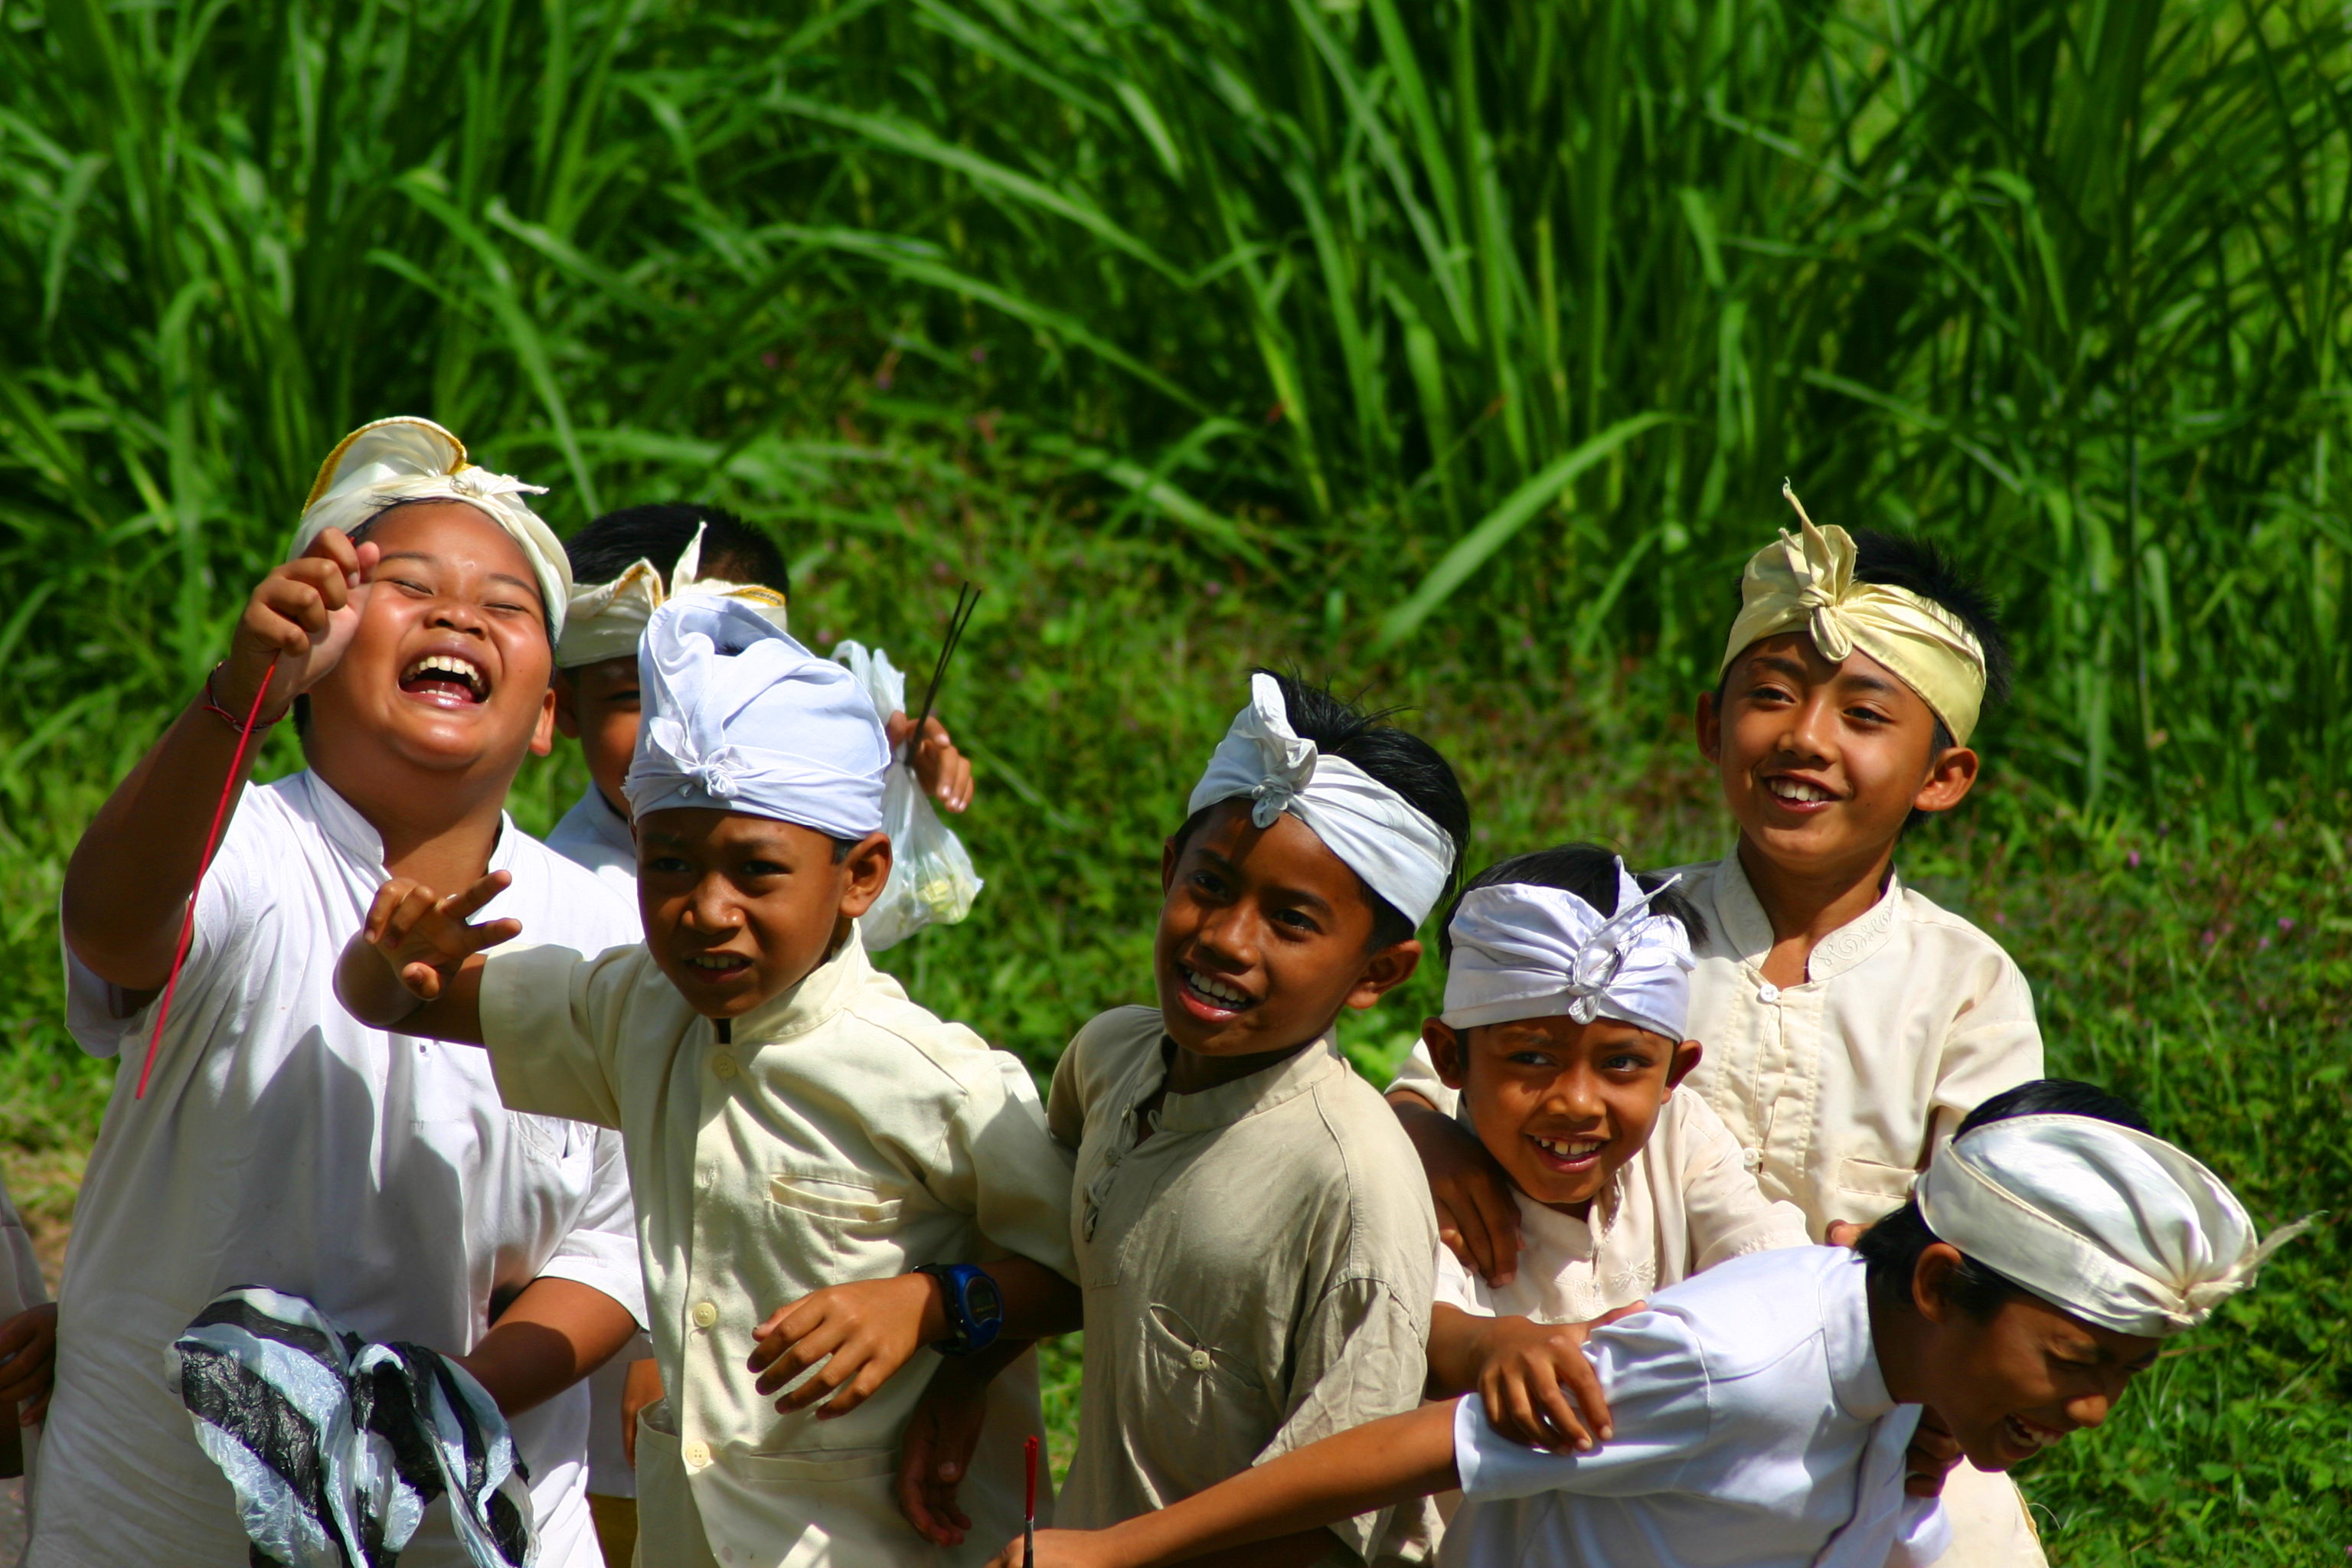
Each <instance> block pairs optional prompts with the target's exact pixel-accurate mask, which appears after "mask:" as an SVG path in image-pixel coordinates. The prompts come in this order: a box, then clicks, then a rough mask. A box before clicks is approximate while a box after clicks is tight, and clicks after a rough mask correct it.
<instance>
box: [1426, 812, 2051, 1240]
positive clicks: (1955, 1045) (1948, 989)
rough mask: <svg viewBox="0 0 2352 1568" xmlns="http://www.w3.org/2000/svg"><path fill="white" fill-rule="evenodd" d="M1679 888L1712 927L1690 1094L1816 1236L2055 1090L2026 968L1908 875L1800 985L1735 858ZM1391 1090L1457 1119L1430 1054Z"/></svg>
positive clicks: (1834, 936)
mask: <svg viewBox="0 0 2352 1568" xmlns="http://www.w3.org/2000/svg"><path fill="white" fill-rule="evenodd" d="M1680 889H1681V890H1682V892H1683V893H1684V894H1685V895H1686V896H1687V897H1688V898H1689V899H1690V900H1691V901H1692V902H1693V903H1695V904H1696V905H1697V906H1698V909H1699V912H1700V913H1701V914H1702V915H1704V916H1706V924H1707V932H1706V942H1703V943H1698V944H1695V945H1696V952H1697V957H1698V967H1697V969H1696V971H1695V972H1694V973H1692V975H1691V1011H1690V1033H1691V1037H1692V1038H1693V1039H1695V1040H1696V1041H1698V1042H1699V1044H1700V1045H1701V1046H1703V1047H1706V1054H1705V1055H1704V1056H1703V1057H1701V1058H1699V1064H1698V1068H1697V1070H1696V1071H1694V1072H1693V1073H1692V1074H1691V1076H1690V1077H1689V1078H1688V1079H1686V1080H1685V1083H1684V1087H1685V1089H1696V1090H1697V1091H1698V1093H1699V1096H1700V1097H1701V1098H1702V1099H1704V1100H1706V1102H1707V1103H1708V1104H1709V1105H1711V1106H1713V1107H1714V1108H1715V1110H1716V1112H1717V1114H1718V1115H1719V1116H1721V1117H1722V1118H1723V1122H1724V1125H1725V1126H1726V1127H1727V1129H1729V1131H1730V1132H1731V1136H1732V1137H1733V1138H1734V1139H1735V1140H1737V1141H1738V1144H1739V1146H1740V1148H1741V1149H1742V1150H1743V1151H1744V1154H1743V1158H1744V1159H1745V1160H1746V1161H1747V1163H1748V1168H1749V1169H1750V1170H1752V1171H1754V1172H1755V1173H1756V1175H1757V1179H1758V1180H1759V1182H1760V1183H1761V1184H1763V1188H1764V1193H1765V1195H1766V1196H1768V1197H1772V1198H1780V1199H1786V1200H1787V1201H1788V1202H1790V1203H1792V1204H1795V1205H1797V1206H1798V1207H1799V1208H1801V1209H1802V1210H1803V1211H1804V1213H1805V1222H1806V1225H1807V1226H1808V1227H1809V1228H1810V1229H1811V1234H1812V1236H1813V1237H1814V1239H1815V1240H1821V1239H1822V1238H1824V1237H1826V1235H1827V1233H1828V1227H1829V1226H1830V1223H1831V1222H1832V1220H1846V1221H1851V1222H1853V1223H1855V1224H1858V1225H1867V1224H1869V1223H1870V1222H1871V1221H1872V1220H1874V1219H1876V1218H1878V1217H1879V1216H1880V1215H1885V1214H1887V1213H1889V1212H1890V1211H1892V1210H1894V1209H1895V1208H1898V1207H1900V1206H1901V1205H1902V1203H1903V1200H1904V1199H1905V1198H1906V1197H1907V1196H1908V1195H1909V1194H1910V1192H1911V1181H1912V1178H1913V1176H1915V1175H1916V1173H1918V1172H1919V1171H1920V1170H1921V1169H1922V1168H1923V1167H1924V1166H1926V1164H1927V1157H1928V1156H1929V1155H1930V1154H1932V1153H1933V1152H1935V1145H1936V1144H1937V1143H1938V1142H1942V1141H1943V1140H1945V1139H1948V1138H1949V1137H1950V1136H1951V1135H1952V1133H1953V1131H1955V1130H1957V1129H1958V1126H1959V1124H1960V1119H1961V1118H1962V1117H1964V1116H1966V1115H1967V1114H1968V1113H1969V1111H1970V1110H1974V1109H1975V1108H1976V1106H1977V1105H1978V1104H1979V1102H1980V1101H1982V1100H1987V1099H1989V1098H1990V1097H1991V1096H1993V1095H1995V1094H1998V1093H2000V1091H2001V1090H2002V1089H2012V1088H2014V1087H2016V1086H2017V1085H2018V1084H2021V1083H2023V1082H2025V1081H2026V1080H2027V1079H2036V1078H2040V1077H2041V1076H2042V1031H2041V1029H2040V1027H2039V1026H2037V1025H2036V1024H2035V1023H2034V1020H2033V993H2032V990H2031V989H2030V988H2029V987H2028V986H2027V985H2026V983H2025V976H2024V975H2023V974H2022V973H2020V972H2019V970H2018V967H2017V965H2016V963H2014V962H2012V961H2011V958H2010V956H2009V954H2008V953H2006V952H2002V951H2001V949H2000V944H1999V943H1998V942H1994V941H1993V940H1992V939H1991V938H1990V937H1989V936H1987V935H1985V933H1984V932H1982V931H1979V930H1978V929H1977V928H1976V927H1974V926H1972V925H1970V924H1969V922H1968V921H1964V920H1962V919H1961V918H1960V917H1959V916H1958V915H1956V914H1953V913H1951V912H1950V911H1949V910H1944V909H1941V908H1938V907H1937V905H1936V904H1934V903H1932V902H1930V901H1929V900H1927V898H1926V897H1925V896H1924V895H1922V894H1919V893H1917V892H1914V891H1913V890H1911V889H1908V888H1906V887H1904V886H1903V885H1902V881H1901V879H1899V878H1896V877H1894V876H1892V875H1890V876H1889V877H1888V878H1887V879H1886V890H1885V893H1883V894H1882V895H1881V896H1880V898H1879V900H1878V902H1876V903H1875V904H1874V905H1872V906H1871V907H1870V909H1869V910H1865V911H1864V913H1863V914H1862V915H1861V916H1859V917H1858V918H1856V919H1855V920H1853V921H1850V922H1849V923H1847V924H1845V925H1843V926H1841V927H1839V928H1838V929H1837V930H1836V931H1832V932H1831V933H1830V934H1829V935H1828V936H1826V937H1824V938H1822V941H1821V942H1820V943H1819V944H1817V945H1816V946H1815V947H1814V949H1813V952H1812V956H1811V958H1810V959H1808V960H1807V961H1806V966H1805V979H1804V981H1803V982H1802V984H1797V985H1791V986H1788V987H1785V988H1784V987H1781V986H1778V985H1774V984H1770V983H1769V982H1768V981H1766V980H1765V978H1764V959H1765V956H1766V955H1767V954H1768V953H1769V952H1771V949H1772V922H1771V920H1770V919H1769V917H1768V916H1767V915H1766V914H1765V913H1764V908H1763V906H1762V905H1761V904H1759V903H1758V902H1757V901H1756V894H1755V890H1754V889H1751V888H1750V887H1749V886H1748V878H1747V875H1746V873H1745V872H1743V871H1742V870H1741V869H1740V865H1739V857H1738V854H1737V853H1734V854H1730V855H1727V856H1725V857H1724V858H1722V859H1720V860H1717V861H1715V862H1714V863H1712V864H1710V865H1703V866H1692V867H1685V868H1684V878H1683V881H1682V882H1681V884H1680ZM1394 1087H1395V1088H1398V1089H1412V1091H1413V1092H1414V1093H1416V1094H1419V1095H1422V1096H1423V1097H1424V1098H1425V1099H1427V1100H1429V1101H1430V1102H1431V1103H1432V1104H1433V1105H1435V1106H1437V1107H1438V1109H1440V1110H1444V1111H1446V1112H1448V1113H1449V1114H1450V1113H1451V1112H1452V1111H1453V1110H1454V1091H1453V1090H1451V1089H1447V1088H1445V1086H1444V1084H1443V1083H1441V1082H1439V1081H1438V1079H1437V1073H1436V1069H1435V1068H1433V1067H1432V1066H1431V1065H1430V1061H1429V1056H1428V1050H1427V1047H1421V1046H1416V1047H1413V1056H1412V1059H1411V1060H1409V1061H1407V1062H1406V1064H1405V1066H1404V1068H1403V1070H1402V1071H1401V1072H1399V1073H1398V1075H1397V1079H1396V1083H1395V1085H1394Z"/></svg>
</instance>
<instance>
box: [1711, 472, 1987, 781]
mask: <svg viewBox="0 0 2352 1568" xmlns="http://www.w3.org/2000/svg"><path fill="white" fill-rule="evenodd" d="M1780 493H1781V494H1782V495H1783V496H1786V497H1787V498H1788V500H1789V504H1790V506H1792V507H1795V508H1796V509H1797V522H1798V526H1799V528H1800V529H1801V533H1799V534H1790V533H1788V532H1785V531H1784V532H1783V533H1782V534H1781V535H1780V538H1779V539H1778V540H1776V541H1774V542H1772V543H1770V544H1768V545H1766V546H1765V547H1764V548H1763V549H1761V550H1759V551H1758V552H1756V554H1755V555H1754V557H1753V558H1751V559H1750V560H1749V561H1748V571H1747V574H1745V575H1744V576H1743V577H1742V578H1741V579H1740V583H1739V614H1738V616H1737V617H1736V618H1735V619H1734V620H1733V621H1732V623H1731V636H1730V637H1729V638H1728V639H1727V640H1726V642H1725V644H1724V648H1723V663H1722V664H1721V665H1719V666H1717V674H1718V675H1720V674H1721V673H1722V672H1723V671H1724V670H1726V669H1729V668H1731V661H1732V660H1733V659H1735V658H1738V657H1739V654H1740V650H1741V649H1743V648H1746V647H1750V646H1752V645H1753V644H1755V643H1758V642H1760V641H1761V640H1763V639H1764V638H1766V637H1774V636H1777V635H1779V634H1780V633H1781V632H1786V631H1803V632H1805V633H1807V634H1808V635H1810V636H1811V637H1812V639H1813V646H1814V647H1817V648H1819V649H1821V653H1822V658H1826V659H1829V660H1831V661H1832V662H1837V661H1839V660H1843V659H1844V658H1846V657H1847V656H1848V655H1850V654H1852V653H1853V650H1854V649H1856V648H1860V649H1861V650H1862V651H1863V652H1864V653H1865V654H1868V655H1869V656H1870V657H1871V658H1874V659H1876V660H1877V661H1878V662H1879V663H1881V664H1883V665H1885V667H1886V668H1889V669H1891V670H1893V671H1894V672H1895V675H1896V676H1897V677H1898V678H1900V679H1901V680H1902V681H1903V683H1904V684H1905V685H1906V686H1908V687H1909V688H1910V689H1912V690H1914V691H1916V692H1917V693H1918V694H1919V697H1920V700H1922V701H1924V702H1926V703H1927V707H1928V709H1929V710H1931V711H1933V712H1934V713H1935V715H1936V717H1937V718H1938V719H1940V720H1942V721H1944V728H1945V729H1947V730H1948V731H1951V735H1952V740H1953V742H1954V743H1955V744H1958V745H1963V746H1965V745H1967V744H1968V741H1969V735H1971V734H1973V733H1974V732H1975V731H1976V727H1977V716H1978V714H1979V712H1980V711H1981V710H1983V708H1984V694H1985V656H1984V649H1983V647H1980V646H1979V644H1978V642H1977V639H1976V635H1975V634H1974V633H1972V632H1970V631H1969V628H1968V625H1967V623H1966V622H1964V621H1962V620H1961V619H1960V618H1959V616H1956V615H1954V614H1952V613H1951V612H1950V611H1949V610H1947V609H1946V608H1944V607H1943V606H1942V605H1938V604H1937V603H1936V602H1935V601H1933V600H1931V599H1927V598H1923V597H1921V596H1920V595H1917V594H1915V593H1913V592H1911V591H1910V590H1909V589H1908V588H1891V587H1888V586H1886V585H1885V584H1878V583H1857V582H1855V581H1854V577H1853V561H1854V547H1853V537H1852V536H1851V535H1850V534H1848V533H1847V532H1846V531H1845V530H1844V529H1843V528H1840V527H1838V526H1836V525H1835V524H1834V523H1832V525H1831V526H1829V527H1828V528H1816V527H1814V526H1813V521H1812V519H1811V518H1809V517H1807V516H1806V515H1805V509H1804V507H1803V506H1802V505H1801V504H1800V503H1799V501H1798V500H1797V497H1796V492H1794V491H1793V490H1791V489H1790V488H1789V487H1788V486H1787V485H1786V484H1783V485H1782V486H1781V487H1780Z"/></svg>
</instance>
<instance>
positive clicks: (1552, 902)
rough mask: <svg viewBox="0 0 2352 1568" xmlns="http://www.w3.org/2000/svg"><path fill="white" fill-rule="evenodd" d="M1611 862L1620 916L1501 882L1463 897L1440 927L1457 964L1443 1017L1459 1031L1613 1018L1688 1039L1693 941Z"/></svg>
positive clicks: (1448, 981)
mask: <svg viewBox="0 0 2352 1568" xmlns="http://www.w3.org/2000/svg"><path fill="white" fill-rule="evenodd" d="M1677 880H1679V877H1677V878H1675V879H1669V880H1668V881H1667V882H1665V883H1664V885H1663V886H1661V887H1659V888H1658V889H1655V890H1654V891H1651V892H1643V890H1642V887H1641V884H1639V883H1638V882H1636V881H1634V880H1633V876H1632V875H1631V874H1630V873H1629V872H1627V870H1626V869H1625V862H1624V861H1622V860H1620V861H1618V862H1617V912H1616V913H1615V914H1613V915H1603V914H1602V913H1601V911H1600V910H1596V909H1594V908H1593V907H1592V906H1591V904H1588V903H1586V902H1585V901H1584V900H1582V899H1580V898H1579V897H1577V896H1576V895H1575V894H1574V893H1571V892H1570V891H1569V890H1568V889H1565V888H1541V887H1535V886H1532V885H1530V884H1528V883H1525V882H1503V883H1498V884H1496V886H1494V887H1490V888H1473V889H1471V890H1470V891H1468V892H1466V893H1465V894H1463V895H1462V904H1461V907H1460V908H1458V909H1456V910H1454V921H1453V924H1451V925H1450V926H1448V927H1447V928H1446V930H1447V933H1448V934H1449V935H1450V936H1451V937H1452V938H1453V939H1454V957H1453V959H1452V960H1451V961H1450V962H1449V963H1448V964H1447V967H1446V971H1445V1011H1444V1014H1442V1015H1441V1016H1442V1017H1444V1020H1445V1022H1446V1023H1448V1024H1450V1025H1452V1026H1454V1027H1455V1028H1457V1029H1467V1028H1473V1027H1475V1026H1478V1025H1480V1024H1503V1023H1508V1022H1510V1021H1511V1020H1513V1019H1515V1018H1554V1017H1568V1018H1573V1019H1575V1020H1576V1021H1577V1022H1578V1023H1580V1024H1590V1023H1591V1022H1592V1020H1593V1019H1595V1018H1616V1019H1619V1020H1621V1021H1622V1022H1624V1023H1628V1024H1631V1025H1633V1026H1635V1027H1636V1028H1642V1029H1648V1030H1650V1031H1652V1032H1653V1033H1654V1034H1660V1035H1664V1036H1665V1037H1667V1038H1668V1039H1670V1040H1681V1039H1685V1038H1687V1036H1686V1034H1685V1029H1686V1027H1687V1026H1688V1025H1689V1023H1690V973H1691V970H1692V968H1693V967H1694V960H1693V959H1692V957H1691V947H1690V936H1689V933H1688V932H1686V931H1684V930H1683V922H1682V921H1678V920H1675V919H1674V918H1673V917H1671V916H1668V915H1660V914H1653V913H1652V912H1651V911H1650V901H1651V900H1653V899H1655V898H1656V897H1657V896H1658V894H1659V893H1663V892H1664V891H1665V890H1666V889H1667V888H1671V887H1673V886H1674V885H1675V881H1677Z"/></svg>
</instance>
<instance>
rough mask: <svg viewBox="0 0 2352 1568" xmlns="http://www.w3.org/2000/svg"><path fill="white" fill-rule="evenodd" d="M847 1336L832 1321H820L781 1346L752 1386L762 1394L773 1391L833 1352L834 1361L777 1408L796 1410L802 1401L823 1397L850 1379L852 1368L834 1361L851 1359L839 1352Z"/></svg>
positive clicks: (803, 1403)
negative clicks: (812, 1327)
mask: <svg viewBox="0 0 2352 1568" xmlns="http://www.w3.org/2000/svg"><path fill="white" fill-rule="evenodd" d="M848 1338H849V1336H848V1334H847V1332H846V1331H844V1330H842V1329H840V1328H837V1327H835V1325H833V1324H831V1323H821V1324H819V1325H818V1326H817V1327H816V1328H814V1329H813V1330H811V1331H808V1332H806V1333H803V1334H800V1335H798V1336H796V1337H794V1338H793V1339H792V1340H790V1341H788V1342H785V1343H784V1344H782V1345H781V1346H779V1347H778V1349H777V1352H776V1353H775V1355H774V1356H773V1357H772V1358H771V1359H770V1360H769V1361H768V1363H767V1365H766V1368H765V1370H763V1371H761V1373H760V1378H759V1381H758V1382H757V1383H756V1384H754V1385H753V1386H754V1387H756V1388H757V1389H758V1390H759V1392H760V1393H761V1394H773V1393H775V1392H776V1391H777V1390H778V1389H780V1388H782V1387H783V1386H784V1384H788V1383H790V1382H792V1381H793V1379H795V1378H797V1377H799V1376H800V1375H801V1374H802V1373H805V1372H808V1371H810V1370H812V1369H813V1368H815V1367H816V1365H817V1363H819V1362H824V1361H825V1360H826V1358H827V1357H829V1356H830V1357H832V1358H833V1361H832V1362H827V1363H826V1365H825V1367H824V1370H822V1371H819V1372H817V1373H816V1375H815V1376H814V1377H812V1378H810V1379H809V1381H808V1382H807V1383H805V1384H802V1385H801V1387H799V1388H797V1389H795V1390H793V1393H791V1394H788V1395H786V1396H785V1398H784V1399H783V1400H782V1401H781V1402H780V1403H779V1404H778V1405H777V1406H776V1408H778V1409H779V1410H797V1409H799V1408H800V1407H801V1406H802V1405H807V1404H810V1403H812V1402H814V1401H815V1400H819V1399H822V1398H824V1396H825V1395H826V1394H831V1393H832V1392H833V1391H834V1390H835V1388H838V1387H839V1386H840V1385H841V1384H843V1383H845V1382H846V1381H847V1380H848V1377H849V1373H850V1371H851V1368H849V1367H847V1366H838V1367H836V1366H835V1364H834V1363H835V1362H841V1361H845V1360H848V1359H849V1358H848V1357H846V1356H844V1355H842V1354H840V1353H839V1352H841V1351H842V1350H843V1348H844V1346H845V1342H847V1340H848ZM762 1348H763V1349H764V1348H765V1347H762ZM755 1364H756V1363H755Z"/></svg>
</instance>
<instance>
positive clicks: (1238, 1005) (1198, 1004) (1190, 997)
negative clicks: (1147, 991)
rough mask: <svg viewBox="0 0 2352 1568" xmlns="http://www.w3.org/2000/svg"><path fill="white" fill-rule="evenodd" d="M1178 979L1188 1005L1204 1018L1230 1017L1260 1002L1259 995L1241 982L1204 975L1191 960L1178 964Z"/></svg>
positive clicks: (1185, 1002)
mask: <svg viewBox="0 0 2352 1568" xmlns="http://www.w3.org/2000/svg"><path fill="white" fill-rule="evenodd" d="M1176 979H1177V983H1178V984H1179V985H1180V986H1181V989H1182V991H1183V994H1184V1005H1185V1006H1186V1007H1187V1008H1189V1009H1190V1010H1191V1011H1192V1012H1193V1013H1194V1014H1196V1015H1198V1016H1201V1017H1203V1018H1210V1019H1223V1018H1230V1017H1233V1016H1234V1015H1236V1014H1239V1013H1245V1012H1247V1011H1249V1009H1251V1008H1252V1007H1255V1006H1256V1005H1257V1000H1258V999H1257V998H1256V997H1255V996H1253V995H1251V994H1249V993H1248V992H1246V991H1244V990H1243V989H1241V987H1239V986H1237V985H1233V984H1228V983H1226V982H1224V981H1223V980H1219V979H1218V978H1217V977H1216V976H1214V975H1213V974H1204V973H1202V972H1201V971H1199V970H1197V969H1195V968H1193V967H1192V965H1191V964H1189V963H1179V964H1178V965H1177V966H1176Z"/></svg>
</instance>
